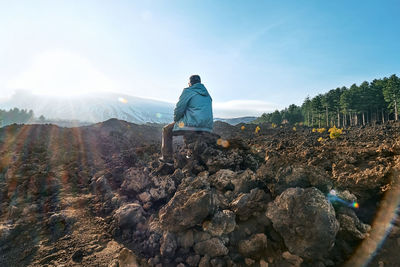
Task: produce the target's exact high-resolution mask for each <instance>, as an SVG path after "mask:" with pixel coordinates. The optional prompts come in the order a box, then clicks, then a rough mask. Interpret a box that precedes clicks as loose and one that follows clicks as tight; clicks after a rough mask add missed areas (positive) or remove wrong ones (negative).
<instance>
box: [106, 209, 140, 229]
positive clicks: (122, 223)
mask: <svg viewBox="0 0 400 267" xmlns="http://www.w3.org/2000/svg"><path fill="white" fill-rule="evenodd" d="M113 218H114V220H115V222H116V223H117V225H118V226H119V227H120V228H132V227H135V226H136V225H137V224H138V223H140V222H143V221H144V220H145V217H144V210H143V208H142V206H140V205H139V204H137V203H130V204H126V205H124V206H122V207H120V208H119V209H118V210H116V211H115V214H114V216H113Z"/></svg>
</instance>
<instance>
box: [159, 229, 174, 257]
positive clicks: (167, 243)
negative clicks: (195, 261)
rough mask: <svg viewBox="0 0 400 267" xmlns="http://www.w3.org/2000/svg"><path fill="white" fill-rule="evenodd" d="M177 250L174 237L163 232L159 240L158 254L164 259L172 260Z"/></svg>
mask: <svg viewBox="0 0 400 267" xmlns="http://www.w3.org/2000/svg"><path fill="white" fill-rule="evenodd" d="M176 248H177V243H176V237H175V235H174V234H172V233H170V232H165V233H164V234H163V236H162V238H161V244H160V253H161V255H162V256H164V257H168V258H172V257H173V256H174V255H175V251H176Z"/></svg>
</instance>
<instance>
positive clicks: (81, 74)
mask: <svg viewBox="0 0 400 267" xmlns="http://www.w3.org/2000/svg"><path fill="white" fill-rule="evenodd" d="M8 87H9V88H10V89H27V90H31V91H32V92H33V93H37V94H45V95H53V96H74V95H79V94H83V93H93V92H96V91H97V92H98V91H113V90H115V88H116V85H115V83H114V81H112V80H111V79H109V78H108V77H107V76H106V75H105V74H103V73H102V72H101V71H99V70H98V69H96V68H95V67H94V66H93V64H92V63H91V62H90V61H89V60H88V59H86V58H83V57H81V56H80V55H78V54H76V53H73V52H69V51H64V50H52V51H47V52H44V53H41V54H38V55H36V56H35V57H34V58H33V59H32V61H31V64H30V66H28V67H27V68H26V69H25V70H24V71H23V72H22V73H20V74H19V75H18V76H17V77H15V78H14V79H12V80H11V81H10V82H9V83H8Z"/></svg>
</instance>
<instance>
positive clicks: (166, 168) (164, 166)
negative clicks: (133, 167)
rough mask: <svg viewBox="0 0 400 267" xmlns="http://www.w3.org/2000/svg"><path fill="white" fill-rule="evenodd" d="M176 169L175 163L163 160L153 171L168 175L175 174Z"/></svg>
mask: <svg viewBox="0 0 400 267" xmlns="http://www.w3.org/2000/svg"><path fill="white" fill-rule="evenodd" d="M174 171H175V168H174V164H173V163H163V162H161V164H160V166H158V168H157V169H156V170H155V171H154V172H153V174H155V175H168V174H173V173H174Z"/></svg>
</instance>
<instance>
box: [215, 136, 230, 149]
mask: <svg viewBox="0 0 400 267" xmlns="http://www.w3.org/2000/svg"><path fill="white" fill-rule="evenodd" d="M217 145H219V146H222V147H223V148H228V147H229V145H230V144H229V141H228V140H225V139H222V138H219V139H218V140H217Z"/></svg>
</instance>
